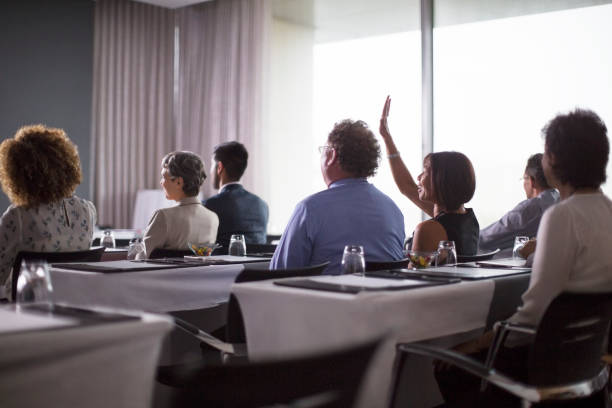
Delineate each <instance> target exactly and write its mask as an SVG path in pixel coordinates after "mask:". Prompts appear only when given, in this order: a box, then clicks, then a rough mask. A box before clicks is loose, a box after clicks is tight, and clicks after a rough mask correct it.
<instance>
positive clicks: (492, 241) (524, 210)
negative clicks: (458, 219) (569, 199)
mask: <svg viewBox="0 0 612 408" xmlns="http://www.w3.org/2000/svg"><path fill="white" fill-rule="evenodd" d="M558 201H559V193H558V192H557V190H554V189H551V190H545V191H542V192H541V193H540V194H539V195H538V196H536V197H533V198H529V199H527V200H524V201H521V202H520V203H518V205H517V206H516V207H514V208H513V209H512V210H511V211H509V212H507V213H506V214H504V216H503V217H501V218H500V219H499V220H498V221H496V222H494V223H493V224H491V225H489V226H488V227H486V228H484V229H481V230H480V241H479V247H480V248H481V249H483V250H488V251H492V250H495V249H497V248H500V249H502V250H504V249H508V248H512V247H513V246H514V237H515V236H519V235H522V236H526V237H535V236H536V235H537V232H538V227H539V225H540V219H541V218H542V214H544V211H546V209H547V208H548V207H550V206H552V205H554V204H556V203H557V202H558ZM504 254H505V253H504Z"/></svg>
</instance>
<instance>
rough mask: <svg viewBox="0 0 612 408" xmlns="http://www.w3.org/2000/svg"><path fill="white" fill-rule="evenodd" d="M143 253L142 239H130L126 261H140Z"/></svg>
mask: <svg viewBox="0 0 612 408" xmlns="http://www.w3.org/2000/svg"><path fill="white" fill-rule="evenodd" d="M144 252H145V247H144V244H143V242H142V238H132V239H131V240H130V246H129V247H128V251H127V259H141V258H142V256H143V255H144Z"/></svg>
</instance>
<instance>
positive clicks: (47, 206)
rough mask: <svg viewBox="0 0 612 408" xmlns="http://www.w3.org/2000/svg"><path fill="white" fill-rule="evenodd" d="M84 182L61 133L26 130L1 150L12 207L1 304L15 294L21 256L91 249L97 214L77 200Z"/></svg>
mask: <svg viewBox="0 0 612 408" xmlns="http://www.w3.org/2000/svg"><path fill="white" fill-rule="evenodd" d="M81 177H82V175H81V163H80V160H79V154H78V151H77V147H76V146H75V145H74V143H72V142H71V141H70V139H68V137H67V136H66V133H64V131H63V130H62V129H53V128H47V127H45V126H42V125H34V126H25V127H22V128H21V129H19V130H18V131H17V133H16V134H15V137H14V138H12V139H6V140H4V141H3V142H2V144H1V145H0V184H1V185H2V190H4V192H5V193H6V195H7V196H8V197H9V199H10V200H11V203H12V204H11V205H10V206H9V207H8V209H7V210H6V211H5V213H4V214H3V215H2V218H1V219H0V299H3V298H9V296H10V294H11V282H12V278H11V268H12V266H13V262H14V261H15V256H16V255H17V253H18V252H20V251H37V252H60V251H61V252H64V251H80V250H86V249H89V246H90V244H91V239H92V235H93V229H94V225H95V223H96V209H95V207H94V205H93V204H92V203H91V202H89V201H87V200H84V199H82V198H79V197H77V196H75V195H73V194H74V190H75V189H76V187H77V186H78V185H79V184H80V183H81Z"/></svg>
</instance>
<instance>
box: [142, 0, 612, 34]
mask: <svg viewBox="0 0 612 408" xmlns="http://www.w3.org/2000/svg"><path fill="white" fill-rule="evenodd" d="M138 1H141V2H144V3H149V4H154V5H157V6H162V7H167V8H179V7H185V6H188V5H193V4H197V3H203V2H204V1H210V0H138ZM220 1H223V0H220ZM270 2H271V5H272V12H273V14H274V18H276V19H278V20H282V21H286V22H290V23H293V24H298V25H302V26H305V27H310V28H312V29H313V30H314V33H315V41H316V42H319V43H320V42H330V41H340V40H345V39H352V38H361V37H368V36H375V35H383V34H389V33H396V32H403V31H412V30H418V29H419V27H420V23H419V19H420V3H421V1H420V0H270ZM610 2H611V0H538V1H533V0H513V1H508V0H487V1H482V0H461V1H457V0H434V6H435V10H434V19H435V22H434V24H435V26H437V27H439V26H445V25H453V24H464V23H469V22H474V21H483V20H490V19H497V18H507V17H513V16H518V15H524V14H534V13H542V12H547V11H554V10H561V9H565V8H573V7H586V6H592V5H597V4H604V3H610Z"/></svg>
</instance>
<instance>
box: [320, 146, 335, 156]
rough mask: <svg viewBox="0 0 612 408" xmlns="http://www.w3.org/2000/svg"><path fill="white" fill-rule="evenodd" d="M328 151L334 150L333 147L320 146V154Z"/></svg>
mask: <svg viewBox="0 0 612 408" xmlns="http://www.w3.org/2000/svg"><path fill="white" fill-rule="evenodd" d="M327 149H330V150H334V147H333V146H328V145H325V146H319V154H323V152H324V151H325V150H327Z"/></svg>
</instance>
